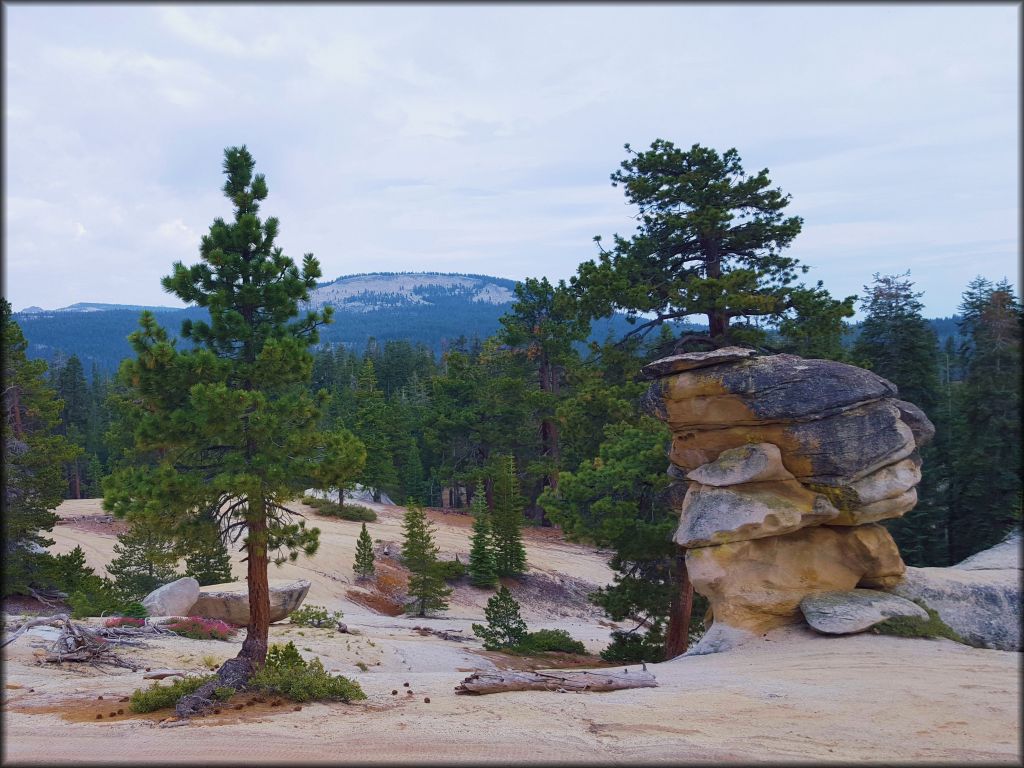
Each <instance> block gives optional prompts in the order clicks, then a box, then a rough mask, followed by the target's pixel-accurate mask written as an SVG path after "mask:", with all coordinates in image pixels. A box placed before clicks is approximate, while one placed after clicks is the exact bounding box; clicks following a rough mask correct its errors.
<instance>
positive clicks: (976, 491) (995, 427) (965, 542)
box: [948, 277, 1024, 563]
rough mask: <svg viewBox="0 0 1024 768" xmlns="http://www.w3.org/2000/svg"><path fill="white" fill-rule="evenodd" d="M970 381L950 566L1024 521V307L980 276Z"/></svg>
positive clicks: (969, 347)
mask: <svg viewBox="0 0 1024 768" xmlns="http://www.w3.org/2000/svg"><path fill="white" fill-rule="evenodd" d="M960 313H961V317H962V320H961V324H960V329H961V332H962V333H963V335H964V336H965V342H964V345H963V349H962V357H963V361H964V363H963V364H964V382H963V393H962V397H961V401H960V402H961V409H962V419H963V422H962V423H963V426H962V439H961V441H960V445H959V446H958V449H957V452H956V457H955V462H956V464H955V476H956V480H955V485H956V488H955V491H954V494H955V501H954V503H953V505H952V510H951V513H952V514H951V516H950V522H949V534H948V544H949V560H950V562H954V563H955V562H959V561H960V560H962V559H963V558H965V557H967V556H969V555H972V554H974V553H975V552H978V551H980V550H982V549H985V548H986V547H990V546H992V545H993V544H995V543H997V542H998V541H999V540H1000V539H1001V538H1002V536H1003V535H1005V533H1006V532H1007V531H1008V530H1010V529H1011V528H1012V527H1013V526H1014V525H1019V522H1020V516H1021V507H1022V502H1021V472H1020V466H1021V422H1020V408H1021V323H1022V320H1024V312H1022V308H1021V303H1020V301H1019V299H1018V298H1017V297H1016V296H1015V294H1014V291H1013V287H1012V286H1011V285H1010V283H1009V282H1008V281H1006V280H1002V281H1000V282H998V283H996V284H993V283H992V282H991V281H989V280H986V279H984V278H981V277H979V278H976V279H975V280H973V281H971V283H970V284H969V285H968V287H967V290H966V291H965V292H964V297H963V303H962V304H961V307H960Z"/></svg>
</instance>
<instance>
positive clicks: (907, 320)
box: [853, 272, 939, 415]
mask: <svg viewBox="0 0 1024 768" xmlns="http://www.w3.org/2000/svg"><path fill="white" fill-rule="evenodd" d="M909 275H910V273H909V272H904V273H903V274H900V275H879V274H878V273H876V274H875V276H874V284H873V285H865V286H864V298H862V299H861V304H862V307H863V309H864V311H865V313H866V316H865V318H864V322H863V323H862V324H861V328H860V335H859V336H858V337H857V341H856V342H855V343H854V345H853V355H854V358H855V359H856V360H857V362H858V363H860V364H862V365H863V364H867V365H868V366H869V367H870V368H871V370H872V371H874V372H875V373H877V374H878V375H879V376H882V377H884V378H886V379H889V381H891V382H892V383H893V384H895V385H896V387H897V388H898V389H899V394H900V398H901V399H903V400H907V401H909V402H911V403H913V404H914V405H916V406H917V407H918V408H920V409H921V410H923V411H924V412H925V413H926V414H928V415H931V414H932V413H933V412H934V410H935V404H936V401H937V400H938V392H939V348H938V344H939V342H938V338H937V337H936V335H935V331H934V330H932V328H931V326H930V325H928V321H927V320H925V319H924V317H923V316H922V314H921V310H922V309H923V308H924V305H922V304H921V301H920V298H921V296H922V295H923V294H922V293H920V292H915V291H914V290H913V288H914V283H913V281H911V280H910V279H909Z"/></svg>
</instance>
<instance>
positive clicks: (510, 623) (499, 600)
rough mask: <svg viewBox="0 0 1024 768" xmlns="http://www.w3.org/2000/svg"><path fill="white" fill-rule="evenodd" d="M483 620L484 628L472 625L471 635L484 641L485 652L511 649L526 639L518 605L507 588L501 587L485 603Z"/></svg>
mask: <svg viewBox="0 0 1024 768" xmlns="http://www.w3.org/2000/svg"><path fill="white" fill-rule="evenodd" d="M484 618H485V619H487V625H486V626H484V625H482V624H473V625H472V629H473V634H474V635H476V636H477V637H479V638H480V639H481V640H483V641H484V648H486V649H487V650H489V651H498V650H501V649H502V648H513V647H515V646H517V645H519V644H520V643H522V642H523V640H525V639H526V622H525V621H523V617H522V614H521V613H520V612H519V603H518V602H516V599H515V598H514V597H512V593H511V592H509V591H508V588H507V587H504V586H503V587H502V588H501V589H499V590H498V592H497V594H495V595H493V596H492V597H491V599H490V600H488V601H487V606H486V607H485V608H484Z"/></svg>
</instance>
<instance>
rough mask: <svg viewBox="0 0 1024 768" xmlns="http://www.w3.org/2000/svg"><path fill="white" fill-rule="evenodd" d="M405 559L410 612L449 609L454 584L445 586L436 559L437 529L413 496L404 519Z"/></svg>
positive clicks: (425, 612) (424, 612)
mask: <svg viewBox="0 0 1024 768" xmlns="http://www.w3.org/2000/svg"><path fill="white" fill-rule="evenodd" d="M402 532H403V534H404V540H403V541H402V562H403V563H404V564H405V567H406V568H408V569H409V596H410V597H411V598H412V601H411V602H410V603H409V605H408V606H407V610H408V611H409V612H410V613H415V614H416V615H417V616H426V615H427V611H446V610H448V600H447V599H446V598H447V597H448V595H450V594H451V592H452V590H451V588H449V587H447V586H445V583H444V577H443V576H442V575H441V570H440V568H439V567H438V562H437V553H438V549H437V546H436V545H435V544H434V529H433V526H432V525H431V524H430V521H429V520H427V516H426V514H425V513H424V512H423V509H422V508H421V507H419V506H417V505H416V504H415V502H413V501H412V500H411V499H410V500H409V502H408V511H407V512H406V513H405V517H404V519H403V523H402Z"/></svg>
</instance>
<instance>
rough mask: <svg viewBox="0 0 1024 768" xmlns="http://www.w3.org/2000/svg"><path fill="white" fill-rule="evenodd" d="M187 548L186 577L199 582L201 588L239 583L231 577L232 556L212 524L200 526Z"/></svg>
mask: <svg viewBox="0 0 1024 768" xmlns="http://www.w3.org/2000/svg"><path fill="white" fill-rule="evenodd" d="M186 546H187V552H186V554H185V575H186V576H191V577H192V578H193V579H195V580H196V581H198V582H199V586H201V587H205V586H207V585H209V584H226V583H227V582H229V581H237V579H235V577H234V576H232V575H231V554H230V553H229V552H228V548H227V545H226V544H225V543H224V540H223V539H222V538H221V536H220V533H219V531H217V529H216V527H214V525H213V524H212V523H207V524H205V525H201V526H198V527H197V531H196V533H195V534H194V535H193V536H191V537H190V539H189V540H188V542H187V544H186Z"/></svg>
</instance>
